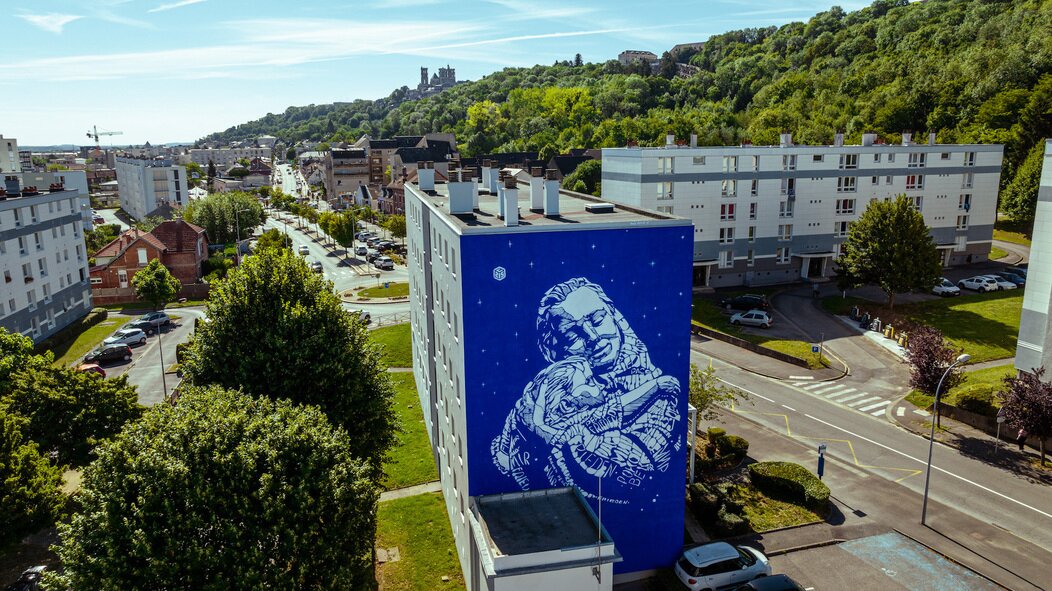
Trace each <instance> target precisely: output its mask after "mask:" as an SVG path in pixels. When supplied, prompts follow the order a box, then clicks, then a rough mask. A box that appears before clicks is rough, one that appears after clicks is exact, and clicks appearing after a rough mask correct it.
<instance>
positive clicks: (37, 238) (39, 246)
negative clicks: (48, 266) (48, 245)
mask: <svg viewBox="0 0 1052 591" xmlns="http://www.w3.org/2000/svg"><path fill="white" fill-rule="evenodd" d="M33 242H35V243H36V245H37V250H44V242H43V241H42V240H41V239H40V232H33Z"/></svg>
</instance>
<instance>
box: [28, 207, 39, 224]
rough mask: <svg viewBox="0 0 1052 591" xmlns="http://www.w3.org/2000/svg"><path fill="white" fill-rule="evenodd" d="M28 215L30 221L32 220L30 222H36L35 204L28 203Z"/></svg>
mask: <svg viewBox="0 0 1052 591" xmlns="http://www.w3.org/2000/svg"><path fill="white" fill-rule="evenodd" d="M29 217H30V221H32V223H34V224H35V223H37V206H36V205H30V206H29Z"/></svg>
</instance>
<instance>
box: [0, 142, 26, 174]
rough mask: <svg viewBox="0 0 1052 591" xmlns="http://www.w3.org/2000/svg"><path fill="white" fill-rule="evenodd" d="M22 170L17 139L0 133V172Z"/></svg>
mask: <svg viewBox="0 0 1052 591" xmlns="http://www.w3.org/2000/svg"><path fill="white" fill-rule="evenodd" d="M9 172H22V158H21V157H20V156H19V155H18V140H16V139H15V138H13V137H9V138H5V137H4V136H2V135H0V173H3V174H6V173H9Z"/></svg>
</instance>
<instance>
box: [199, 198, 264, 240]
mask: <svg viewBox="0 0 1052 591" xmlns="http://www.w3.org/2000/svg"><path fill="white" fill-rule="evenodd" d="M183 219H185V220H186V221H188V222H190V223H191V224H196V225H198V226H201V227H202V228H204V229H205V232H206V233H207V234H208V241H209V242H212V243H215V244H227V243H229V242H235V241H237V240H244V239H245V238H247V237H249V236H251V235H252V233H253V231H254V230H255V229H256V228H257V227H258V226H259V225H260V224H262V223H263V222H264V221H265V220H266V215H265V214H264V213H263V206H262V205H261V204H260V203H259V199H257V198H256V196H255V195H253V194H251V193H246V192H243V191H230V192H228V193H211V194H209V195H208V197H205V198H204V199H198V200H196V201H193V202H191V203H190V204H189V205H187V206H186V209H184V210H183Z"/></svg>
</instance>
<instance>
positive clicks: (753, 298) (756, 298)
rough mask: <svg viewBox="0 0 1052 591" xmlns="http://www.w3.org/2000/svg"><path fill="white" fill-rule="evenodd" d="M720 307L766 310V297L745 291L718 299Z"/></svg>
mask: <svg viewBox="0 0 1052 591" xmlns="http://www.w3.org/2000/svg"><path fill="white" fill-rule="evenodd" d="M720 307H721V308H724V309H727V310H766V309H767V298H766V297H764V296H762V295H756V294H754V293H747V294H745V295H740V296H735V297H733V298H724V299H722V300H720Z"/></svg>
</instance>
